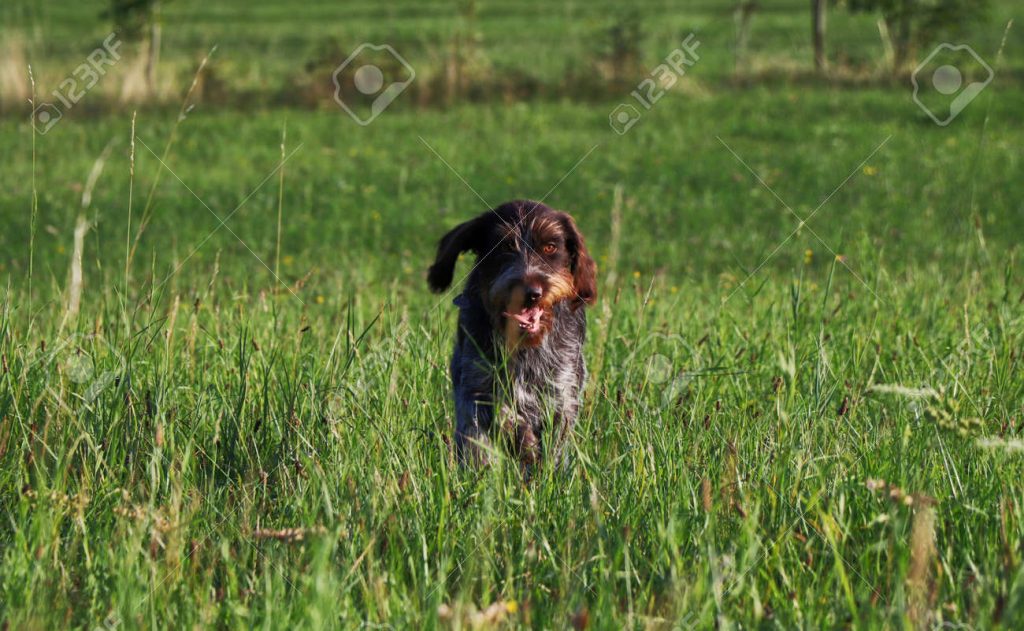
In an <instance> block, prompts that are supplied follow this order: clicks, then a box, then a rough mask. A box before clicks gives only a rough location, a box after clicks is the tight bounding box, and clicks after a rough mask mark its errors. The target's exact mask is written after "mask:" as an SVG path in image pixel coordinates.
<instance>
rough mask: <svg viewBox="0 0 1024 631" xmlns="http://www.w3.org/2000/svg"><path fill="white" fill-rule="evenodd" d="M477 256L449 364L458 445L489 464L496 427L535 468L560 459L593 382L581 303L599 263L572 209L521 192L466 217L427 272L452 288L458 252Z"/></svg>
mask: <svg viewBox="0 0 1024 631" xmlns="http://www.w3.org/2000/svg"><path fill="white" fill-rule="evenodd" d="M468 251H472V252H473V253H474V254H475V255H476V263H475V265H474V266H473V269H472V271H471V272H470V273H469V275H468V276H467V277H466V283H465V286H464V287H463V289H462V292H461V293H460V294H459V295H458V296H457V297H456V298H455V299H454V300H453V303H454V304H455V305H456V306H457V307H458V308H459V317H458V332H457V334H456V340H455V350H454V353H453V354H452V360H451V365H450V371H451V380H452V390H453V397H454V399H455V447H456V453H457V456H458V459H459V461H460V462H461V463H464V464H469V465H472V466H479V465H485V464H487V462H488V454H489V453H490V452H491V441H492V439H494V438H495V437H496V435H499V434H500V435H501V436H503V437H504V439H505V441H504V442H505V443H506V446H507V447H508V448H509V450H510V451H511V453H512V454H513V455H514V456H515V457H516V458H517V460H518V462H519V464H520V466H521V467H522V468H523V471H524V473H526V474H529V472H530V471H532V470H533V469H534V468H535V467H537V466H539V465H540V464H541V461H542V459H543V458H544V447H545V445H544V444H543V443H542V438H544V435H545V433H546V432H549V431H550V433H553V435H554V439H553V441H552V444H551V445H550V446H548V457H552V458H553V459H554V461H555V462H556V463H560V462H561V461H562V457H561V456H562V450H563V447H564V444H565V441H566V439H567V438H568V436H569V434H570V432H571V431H572V428H573V425H574V423H575V421H576V416H577V413H578V411H579V407H580V403H581V395H582V390H583V385H584V382H585V381H586V372H587V371H586V364H585V362H584V359H583V342H584V339H585V337H586V331H587V317H586V312H585V309H584V307H586V306H589V305H592V304H594V302H595V301H596V300H597V288H596V286H595V285H596V276H597V266H596V265H595V263H594V260H593V259H592V258H591V257H590V254H589V253H588V252H587V247H586V244H585V243H584V241H583V235H582V234H580V231H579V229H578V228H577V227H576V222H575V221H574V220H573V218H572V217H571V216H570V215H569V214H568V213H564V212H560V211H556V210H553V209H551V208H549V207H548V206H545V205H544V204H542V203H540V202H534V201H530V200H516V201H511V202H507V203H505V204H502V205H500V206H498V207H497V208H495V209H493V210H490V211H487V212H484V213H482V214H481V215H479V216H478V217H476V218H474V219H470V220H469V221H466V222H465V223H462V224H460V225H458V226H456V227H455V228H453V229H452V230H451V231H450V232H448V233H447V234H446V235H444V237H442V238H441V241H440V243H439V244H438V247H437V257H436V259H435V261H434V263H433V265H432V266H431V267H430V270H429V272H428V274H427V282H428V284H429V286H430V289H432V290H433V291H434V292H435V293H440V292H442V291H445V290H446V289H447V288H448V287H449V286H450V285H451V283H452V275H453V274H454V271H455V264H456V261H457V260H458V258H459V255H460V254H461V253H463V252H468Z"/></svg>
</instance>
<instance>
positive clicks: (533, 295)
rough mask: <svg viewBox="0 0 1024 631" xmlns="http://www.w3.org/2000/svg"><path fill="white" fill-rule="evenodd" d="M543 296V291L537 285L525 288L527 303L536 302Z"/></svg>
mask: <svg viewBox="0 0 1024 631" xmlns="http://www.w3.org/2000/svg"><path fill="white" fill-rule="evenodd" d="M543 294H544V290H543V289H541V288H540V287H539V286H537V285H527V286H526V301H527V302H529V303H534V302H537V301H538V300H540V297H541V296H542V295H543Z"/></svg>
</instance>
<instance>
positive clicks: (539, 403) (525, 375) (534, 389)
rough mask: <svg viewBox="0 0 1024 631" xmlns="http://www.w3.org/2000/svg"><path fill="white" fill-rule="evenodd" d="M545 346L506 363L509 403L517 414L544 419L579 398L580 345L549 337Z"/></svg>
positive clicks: (575, 342) (533, 349)
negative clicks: (508, 369) (508, 363)
mask: <svg viewBox="0 0 1024 631" xmlns="http://www.w3.org/2000/svg"><path fill="white" fill-rule="evenodd" d="M546 342H547V343H545V344H544V345H542V346H540V347H538V348H531V349H525V350H522V351H519V352H517V353H516V355H515V357H513V358H512V361H511V362H510V366H509V367H510V369H511V370H510V375H509V376H510V381H511V383H510V384H509V386H510V388H509V390H510V394H511V397H510V399H511V400H510V401H508V403H510V404H511V405H512V406H513V407H514V408H515V410H516V411H517V412H518V413H519V414H520V415H525V416H528V417H534V418H539V417H545V416H549V415H551V414H554V413H559V412H562V411H564V410H565V409H566V408H567V407H569V406H572V405H574V402H575V400H576V399H577V398H578V397H579V385H580V383H581V381H582V375H581V371H582V370H583V367H582V359H581V357H580V345H579V343H578V341H577V340H575V339H570V340H566V339H560V338H559V336H551V337H550V338H549V339H548V340H546Z"/></svg>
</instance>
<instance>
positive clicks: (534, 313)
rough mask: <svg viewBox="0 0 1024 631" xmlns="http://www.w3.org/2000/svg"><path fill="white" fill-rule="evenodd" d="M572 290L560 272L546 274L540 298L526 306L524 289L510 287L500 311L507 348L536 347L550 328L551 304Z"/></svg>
mask: <svg viewBox="0 0 1024 631" xmlns="http://www.w3.org/2000/svg"><path fill="white" fill-rule="evenodd" d="M573 293H574V292H573V287H572V280H571V279H570V278H569V277H568V276H566V275H562V274H556V275H553V276H551V277H549V278H548V279H547V286H546V287H545V288H544V293H543V294H542V296H541V298H540V300H538V301H536V302H535V303H533V304H532V305H529V306H527V304H526V292H525V290H524V288H523V287H514V288H513V289H512V290H511V291H510V292H509V295H508V301H507V302H506V304H505V305H504V309H502V310H501V312H500V313H501V319H502V320H501V321H502V323H503V325H502V326H501V327H500V330H501V332H502V334H503V335H504V338H505V344H506V346H507V347H508V348H509V349H515V348H519V347H527V348H532V347H536V346H539V345H540V344H541V342H543V340H544V335H545V334H546V333H547V332H548V331H549V330H550V329H551V326H552V323H553V317H554V316H553V314H552V309H553V307H554V305H555V304H556V303H558V302H561V301H562V300H567V299H570V298H571V297H572V295H573Z"/></svg>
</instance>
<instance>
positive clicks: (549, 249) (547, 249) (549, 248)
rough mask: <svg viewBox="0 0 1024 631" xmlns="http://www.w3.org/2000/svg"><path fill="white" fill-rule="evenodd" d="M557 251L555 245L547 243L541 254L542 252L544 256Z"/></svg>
mask: <svg viewBox="0 0 1024 631" xmlns="http://www.w3.org/2000/svg"><path fill="white" fill-rule="evenodd" d="M557 249H558V246H557V245H555V244H554V243H548V244H546V245H545V246H544V248H543V249H541V252H543V253H544V254H554V253H555V250H557Z"/></svg>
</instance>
